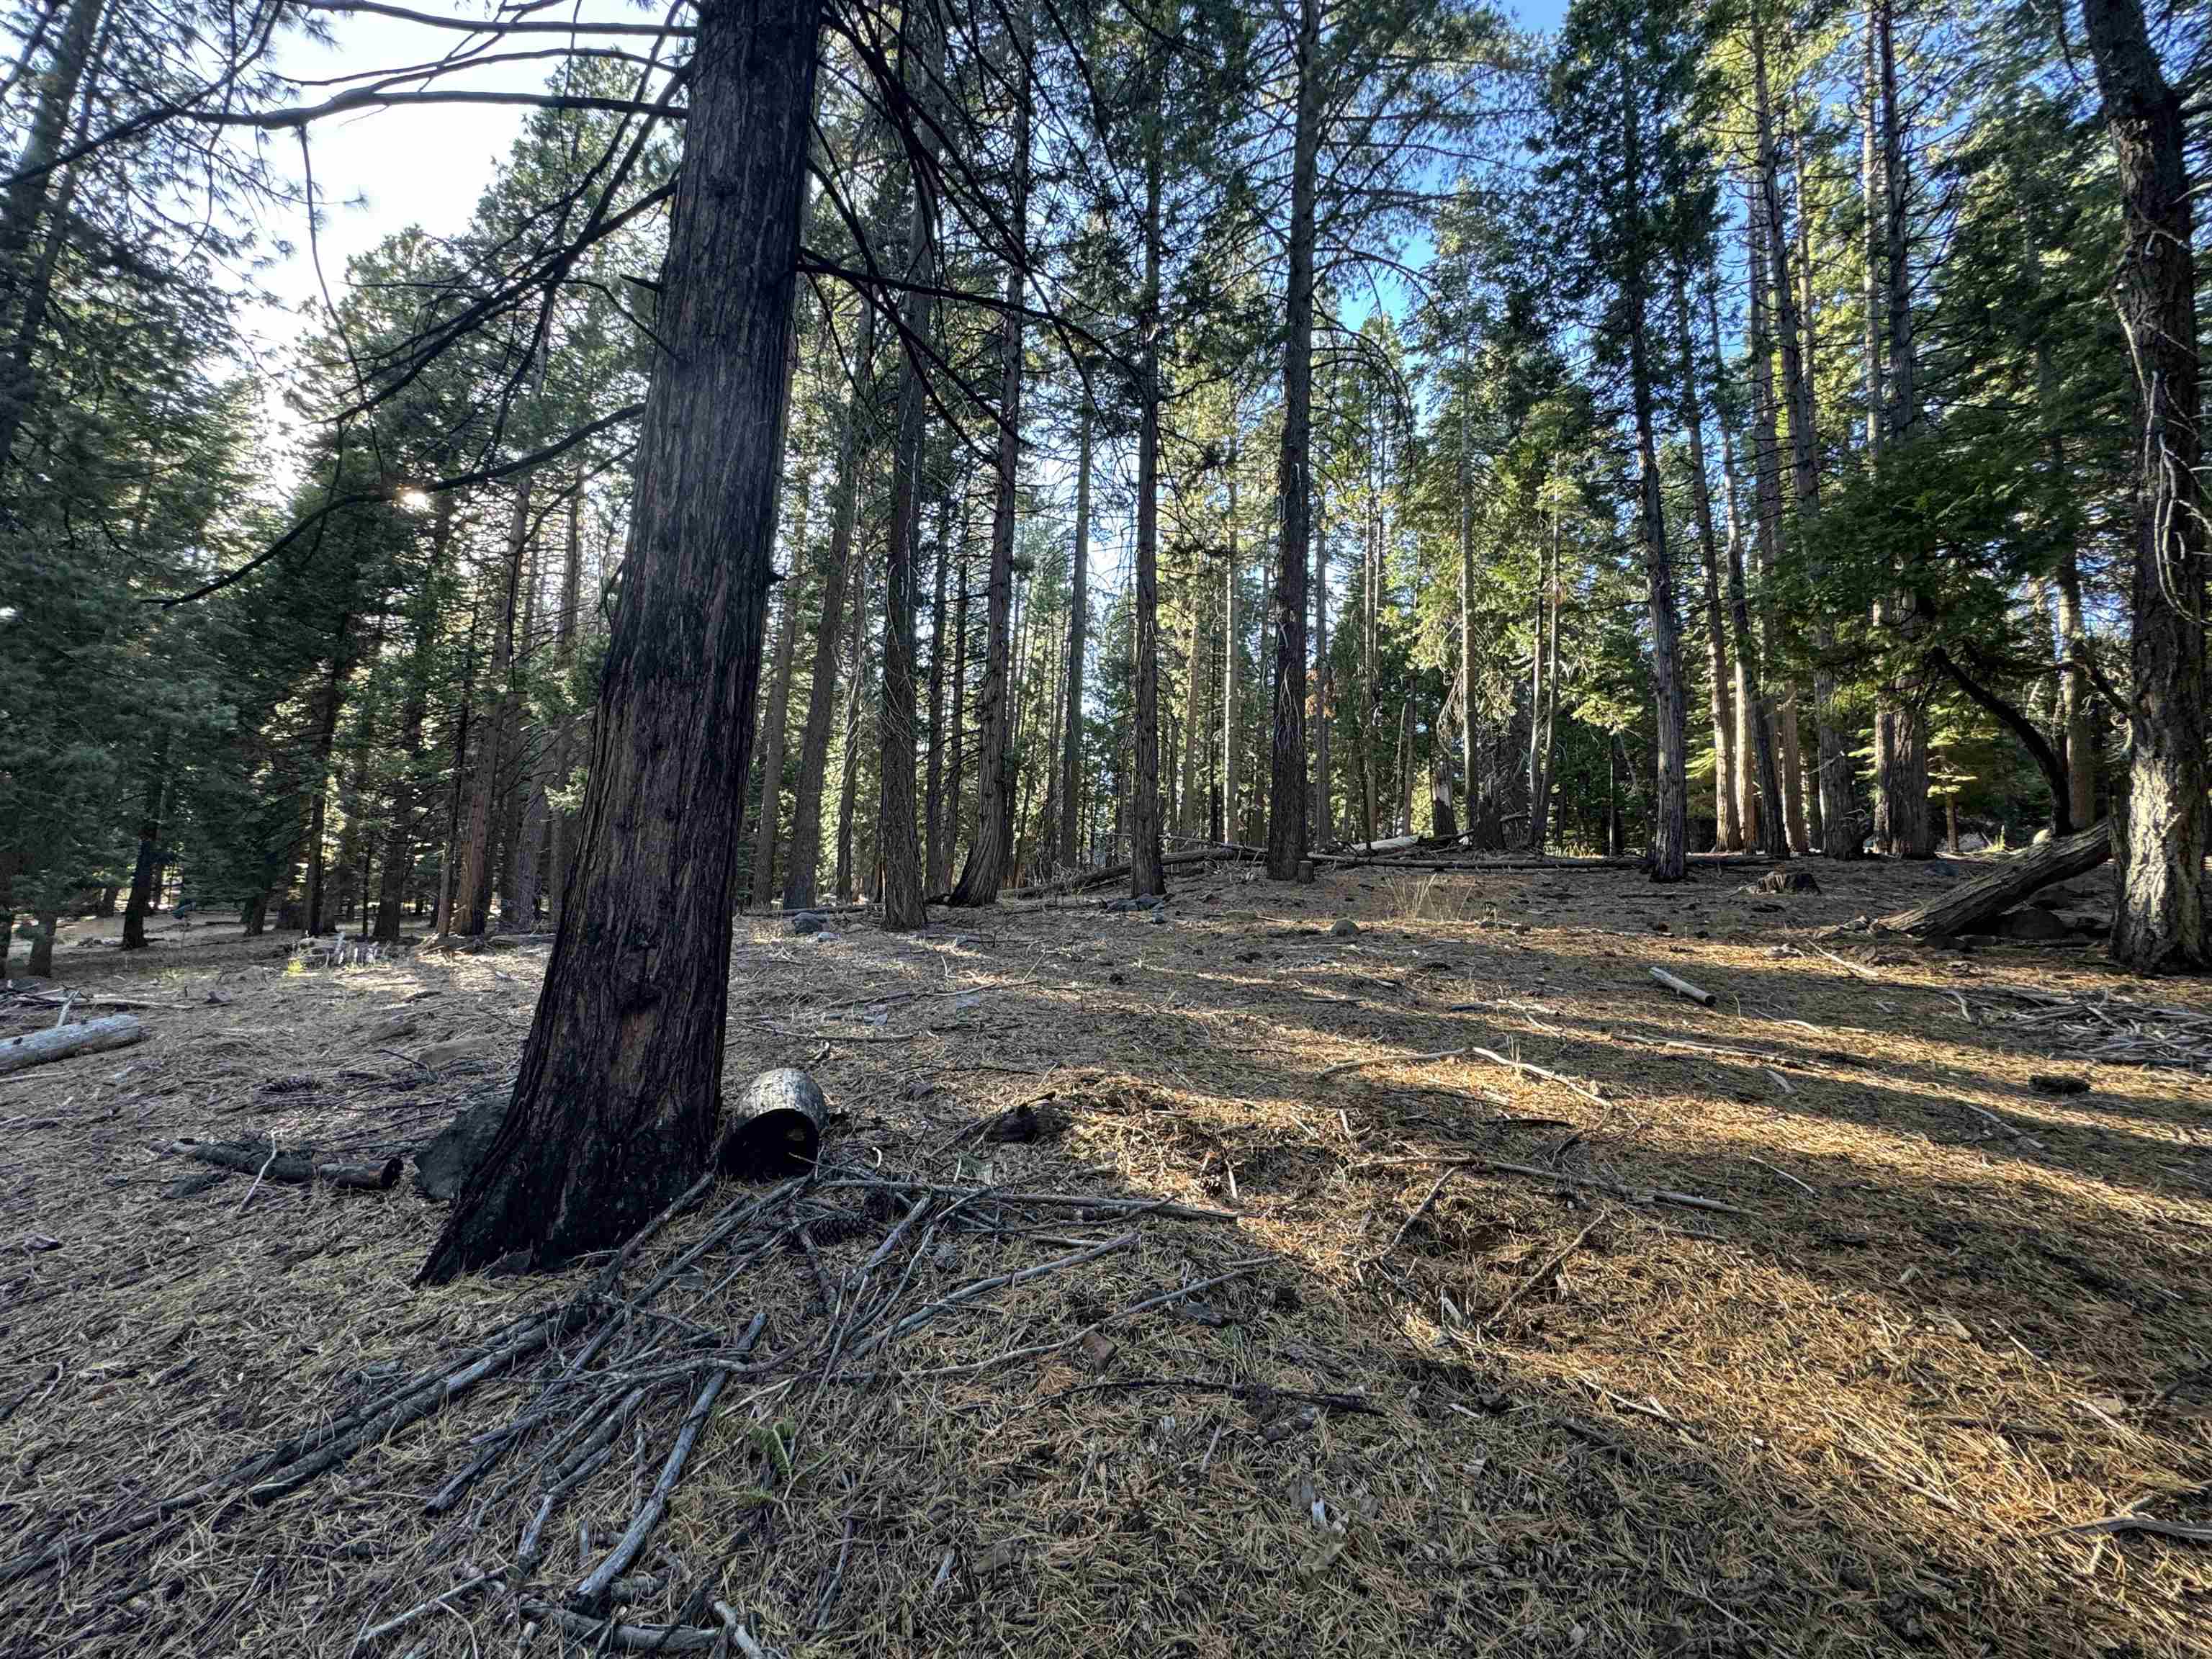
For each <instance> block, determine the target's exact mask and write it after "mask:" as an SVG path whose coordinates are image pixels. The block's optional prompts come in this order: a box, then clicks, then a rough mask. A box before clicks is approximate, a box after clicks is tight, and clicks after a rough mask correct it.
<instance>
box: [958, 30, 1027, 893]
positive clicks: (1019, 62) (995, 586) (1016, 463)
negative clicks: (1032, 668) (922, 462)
mask: <svg viewBox="0 0 2212 1659" xmlns="http://www.w3.org/2000/svg"><path fill="white" fill-rule="evenodd" d="M1012 16H1013V19H1014V26H1013V39H1012V42H1011V46H1012V52H1011V55H1010V60H1009V62H1008V64H1007V72H1008V74H1009V75H1011V76H1013V77H1014V79H1015V80H1016V82H1017V83H1018V90H1017V91H1016V93H1015V94H1014V124H1013V125H1014V131H1013V137H1012V160H1013V167H1012V177H1011V185H1012V198H1011V200H1010V201H1009V203H1008V204H1007V208H1006V222H1007V224H1008V225H1009V226H1010V227H1011V228H1012V231H1013V234H1015V235H1016V236H1017V237H1024V238H1025V237H1026V235H1027V234H1028V218H1029V149H1030V100H1029V64H1030V54H1029V42H1028V40H1027V38H1026V36H1027V33H1028V30H1027V28H1026V27H1025V21H1024V9H1023V8H1021V7H1019V6H1017V7H1016V8H1014V9H1013V12H1012ZM1027 278H1028V259H1027V250H1026V249H1025V248H1024V250H1022V252H1021V254H1020V255H1019V257H1017V258H1014V259H1013V260H1012V262H1011V263H1009V264H1008V265H1007V267H1006V307H1007V308H1006V310H1005V311H1003V312H1001V313H1000V316H999V452H998V477H997V491H996V495H995V498H994V501H993V505H992V509H991V578H990V585H989V588H988V590H987V592H988V599H987V609H988V611H989V617H990V622H989V629H988V635H987V639H986V641H985V644H984V648H983V649H984V656H983V689H982V702H983V709H982V713H983V746H982V749H981V752H980V754H979V755H978V756H977V757H976V761H975V781H976V787H977V792H978V798H979V799H978V802H977V811H976V822H975V842H974V844H973V845H971V846H970V847H969V849H968V862H967V863H966V864H965V865H964V866H962V869H961V872H960V884H959V885H958V886H957V887H956V888H954V889H953V890H952V902H953V903H955V904H959V905H979V904H996V903H997V902H999V890H1000V888H1001V887H1003V886H1005V885H1006V877H1007V875H1008V873H1009V871H1008V866H1009V864H1010V863H1011V862H1012V859H1013V854H1014V755H1013V730H1014V698H1013V686H1012V673H1013V664H1012V648H1013V647H1012V610H1013V597H1014V528H1015V526H1014V508H1015V505H1016V500H1017V492H1018V489H1019V487H1020V482H1021V479H1020V462H1021V421H1022V319H1021V313H1019V312H1018V311H1016V310H1015V309H1014V308H1013V307H1016V306H1018V305H1019V304H1020V303H1021V302H1022V289H1023V284H1024V282H1025V281H1026V280H1027Z"/></svg>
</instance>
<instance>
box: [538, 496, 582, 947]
mask: <svg viewBox="0 0 2212 1659" xmlns="http://www.w3.org/2000/svg"><path fill="white" fill-rule="evenodd" d="M583 572H584V481H583V480H582V479H581V478H578V479H577V481H576V489H575V492H574V494H573V495H570V496H569V497H568V548H567V550H566V552H565V554H564V555H563V556H562V561H561V614H560V615H559V616H558V617H556V618H555V620H554V623H553V656H554V667H555V669H556V671H557V672H558V673H559V674H560V676H561V684H562V686H563V687H564V688H565V689H566V690H568V692H570V693H571V694H572V695H573V694H574V692H575V691H577V690H580V688H579V687H578V686H577V684H576V658H577V646H576V642H577V639H578V636H579V632H580V628H581V626H582V623H583V618H582V617H581V616H580V615H579V614H578V607H579V606H580V605H581V604H582V603H583ZM571 706H572V705H571V704H569V703H568V702H567V701H565V700H564V702H563V703H562V707H563V708H568V707H571ZM576 723H577V722H576V718H575V717H574V716H573V715H564V717H563V718H562V721H561V729H560V730H559V731H558V732H556V733H555V734H554V738H553V776H554V779H555V781H556V782H558V783H559V785H560V786H561V787H562V790H564V791H565V790H566V789H567V788H568V778H569V775H570V774H571V772H572V771H573V770H574V767H575V761H576V737H577V732H576ZM546 842H547V849H548V850H547V852H546V857H547V859H548V860H550V862H551V864H552V866H553V868H552V872H551V875H550V883H551V914H550V917H549V918H548V920H550V921H551V923H552V924H553V930H554V932H556V933H558V932H559V931H560V929H561V917H562V910H563V906H564V905H565V904H566V903H567V899H568V876H569V872H571V871H572V870H573V869H574V866H575V861H576V813H575V811H574V810H573V809H572V808H568V807H556V808H555V809H554V812H553V823H552V825H551V827H550V830H549V832H548V834H547V836H546Z"/></svg>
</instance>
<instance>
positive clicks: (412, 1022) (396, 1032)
mask: <svg viewBox="0 0 2212 1659" xmlns="http://www.w3.org/2000/svg"><path fill="white" fill-rule="evenodd" d="M421 1025H422V1016H421V1015H420V1014H410V1013H404V1012H402V1013H395V1014H389V1015H386V1017H385V1018H382V1019H380V1020H378V1021H376V1022H375V1023H374V1024H372V1025H371V1026H370V1027H369V1028H368V1030H366V1031H364V1032H363V1033H362V1036H364V1037H366V1038H367V1039H368V1041H369V1042H373V1043H375V1044H376V1045H377V1046H378V1047H380V1048H381V1047H382V1046H383V1045H384V1044H386V1043H387V1042H398V1041H399V1039H400V1038H402V1037H404V1036H414V1035H415V1033H416V1030H417V1029H419V1028H420V1027H421Z"/></svg>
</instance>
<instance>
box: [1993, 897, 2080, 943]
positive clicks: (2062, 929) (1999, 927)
mask: <svg viewBox="0 0 2212 1659" xmlns="http://www.w3.org/2000/svg"><path fill="white" fill-rule="evenodd" d="M1991 931H1993V932H1994V933H1996V935H1997V936H1998V937H1999V938H2000V939H2071V938H2073V937H2074V930H2073V928H2072V927H2069V926H2068V925H2067V924H2066V923H2065V922H2063V921H2060V920H2059V919H2058V918H2057V916H2054V915H2051V912H2050V911H2048V910H2045V909H2044V908H2042V907H2040V906H2039V905H2033V904H2027V905H2022V906H2021V908H2019V909H2017V910H2008V911H2006V912H2005V914H2004V915H2001V916H1999V917H1998V918H1997V919H1996V925H1995V927H1993V929H1992V930H1991Z"/></svg>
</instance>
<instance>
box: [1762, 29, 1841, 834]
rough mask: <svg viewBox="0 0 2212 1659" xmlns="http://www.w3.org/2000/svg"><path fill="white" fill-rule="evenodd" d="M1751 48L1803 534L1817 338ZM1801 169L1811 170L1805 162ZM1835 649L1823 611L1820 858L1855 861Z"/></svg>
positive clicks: (1813, 511) (1814, 470)
mask: <svg viewBox="0 0 2212 1659" xmlns="http://www.w3.org/2000/svg"><path fill="white" fill-rule="evenodd" d="M1751 41H1752V65H1753V91H1754V94H1755V96H1756V100H1757V118H1758V136H1759V194H1760V197H1761V198H1762V202H1761V206H1762V210H1763V212H1764V216H1765V228H1766V257H1767V264H1768V273H1767V274H1768V278H1769V282H1770V283H1771V288H1772V295H1773V300H1774V305H1775V309H1776V312H1777V332H1778V337H1779V339H1780V343H1781V347H1782V381H1783V387H1784V393H1785V395H1786V396H1787V398H1788V400H1789V410H1790V457H1791V464H1792V475H1793V482H1794V484H1795V490H1794V495H1795V504H1796V520H1797V524H1798V526H1799V528H1800V531H1801V532H1803V531H1805V530H1808V529H1809V528H1810V526H1812V524H1813V522H1814V520H1816V519H1817V518H1819V516H1820V435H1819V432H1818V429H1817V428H1816V426H1815V424H1814V402H1813V372H1812V365H1811V363H1810V362H1808V360H1807V359H1808V354H1807V351H1806V344H1807V342H1808V341H1809V339H1810V338H1811V336H1810V333H1809V331H1808V328H1807V327H1806V323H1807V321H1808V319H1804V318H1803V317H1802V314H1801V311H1800V307H1799V303H1798V295H1797V289H1796V283H1795V282H1794V281H1793V279H1792V278H1791V276H1790V234H1789V229H1788V226H1787V222H1786V221H1785V219H1784V214H1783V206H1782V187H1781V182H1780V170H1779V167H1778V161H1777V157H1776V151H1775V141H1774V120H1773V109H1772V103H1771V98H1770V96H1769V94H1768V89H1767V79H1766V50H1765V34H1764V32H1763V30H1762V29H1761V27H1760V26H1759V19H1758V16H1757V15H1756V14H1755V13H1754V14H1753V21H1752V29H1751ZM1799 165H1800V167H1802V165H1803V157H1802V155H1800V157H1799ZM1815 574H1817V573H1815ZM1834 649H1835V630H1834V629H1833V628H1832V627H1831V626H1830V624H1829V623H1828V621H1827V619H1826V616H1825V615H1824V614H1822V613H1821V612H1820V611H1819V610H1818V609H1817V608H1816V610H1815V612H1814V621H1813V650H1814V669H1813V718H1814V727H1815V729H1816V731H1817V732H1818V734H1819V738H1820V778H1819V784H1820V850H1821V851H1822V852H1823V853H1824V854H1826V855H1827V856H1828V857H1830V858H1833V859H1844V860H1849V859H1855V858H1857V857H1858V856H1859V852H1860V847H1859V830H1858V817H1857V811H1856V810H1855V809H1854V808H1853V806H1852V805H1851V761H1850V749H1849V746H1848V744H1847V743H1846V740H1845V738H1844V730H1843V726H1842V725H1841V723H1840V721H1839V719H1838V714H1837V712H1836V676H1835V670H1834V669H1833V668H1832V666H1831V665H1830V664H1829V658H1830V657H1831V655H1832V653H1833V651H1834Z"/></svg>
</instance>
